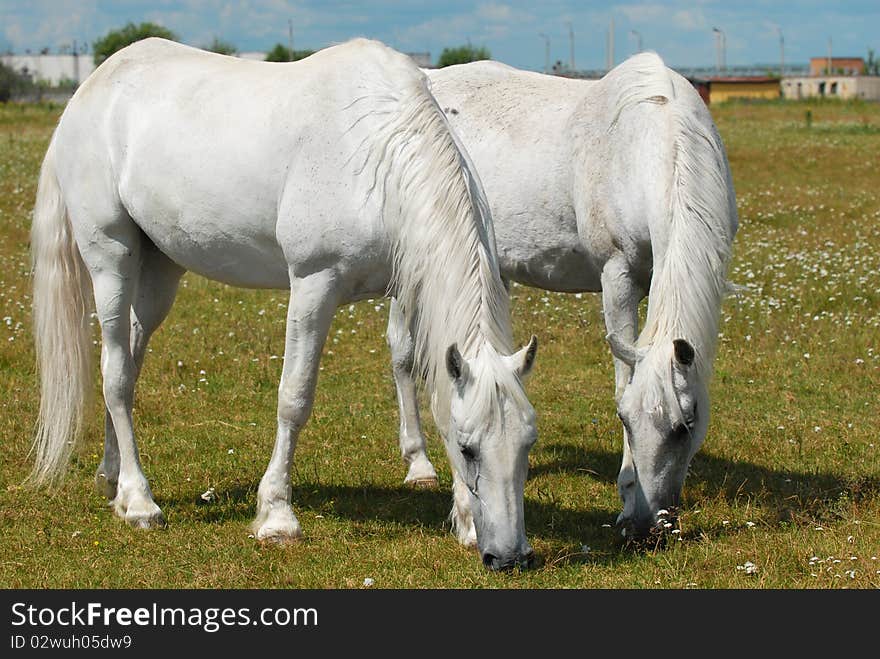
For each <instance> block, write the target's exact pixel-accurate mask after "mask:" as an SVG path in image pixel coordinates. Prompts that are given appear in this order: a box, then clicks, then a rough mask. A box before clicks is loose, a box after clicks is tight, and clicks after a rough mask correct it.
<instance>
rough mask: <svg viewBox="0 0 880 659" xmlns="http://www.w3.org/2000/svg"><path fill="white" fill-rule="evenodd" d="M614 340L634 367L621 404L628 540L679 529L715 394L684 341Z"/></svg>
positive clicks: (621, 483)
mask: <svg viewBox="0 0 880 659" xmlns="http://www.w3.org/2000/svg"><path fill="white" fill-rule="evenodd" d="M608 338H609V342H610V343H611V350H612V353H613V354H614V356H615V357H617V358H618V359H620V360H622V361H623V362H625V363H627V364H628V365H629V366H630V367H631V368H632V378H631V379H630V382H629V384H628V385H627V386H626V388H625V389H624V391H623V394H622V395H621V396H620V399H619V400H618V403H617V414H618V416H619V417H620V419H621V421H622V422H623V426H624V449H623V463H622V464H621V467H620V474H619V475H618V478H617V487H618V492H619V494H620V498H621V500H622V502H623V512H621V513H620V516H619V517H618V519H617V524H618V527H619V528H620V529H621V533H622V534H623V536H624V538H626V539H627V540H632V539H636V540H637V539H640V538H644V537H645V536H647V535H649V534H652V533H656V532H659V533H662V532H664V531H666V530H668V529H671V528H672V526H673V525H674V524H675V521H676V516H677V513H676V511H677V508H678V505H679V501H680V498H681V490H682V487H683V485H684V480H685V476H686V475H687V470H688V465H689V464H690V461H691V458H693V456H694V454H695V453H696V452H697V450H698V449H699V448H700V445H701V444H702V443H703V439H704V438H705V437H706V430H707V428H708V425H709V396H708V390H707V387H706V384H705V381H704V379H703V378H702V377H701V376H700V374H699V369H698V368H697V364H696V358H697V355H696V354H695V351H694V348H693V346H691V344H690V343H688V342H687V341H686V340H684V339H676V340H674V341H656V342H655V343H653V344H652V345H651V346H649V347H647V348H636V347H635V346H632V345H630V344H624V343H623V342H621V341H620V340H619V339H618V338H616V337H615V336H613V335H611V336H609V337H608Z"/></svg>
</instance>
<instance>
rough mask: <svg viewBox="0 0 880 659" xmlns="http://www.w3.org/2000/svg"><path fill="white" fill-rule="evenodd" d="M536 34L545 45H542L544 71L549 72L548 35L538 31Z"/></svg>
mask: <svg viewBox="0 0 880 659" xmlns="http://www.w3.org/2000/svg"><path fill="white" fill-rule="evenodd" d="M538 36H540V37H543V39H544V42H545V45H544V73H550V37H548V36H547V35H546V34H544V33H543V32H541V33H539V34H538Z"/></svg>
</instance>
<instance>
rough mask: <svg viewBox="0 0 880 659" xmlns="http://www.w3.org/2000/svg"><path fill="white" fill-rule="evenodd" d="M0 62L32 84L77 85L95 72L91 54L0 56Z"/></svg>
mask: <svg viewBox="0 0 880 659" xmlns="http://www.w3.org/2000/svg"><path fill="white" fill-rule="evenodd" d="M0 62H3V64H4V65H6V66H8V67H9V68H11V69H13V70H14V71H16V72H17V73H21V74H23V75H25V76H28V77H29V78H30V79H31V80H33V81H34V82H45V83H48V84H49V85H52V86H57V85H58V84H60V83H61V82H65V81H73V82H74V83H76V84H77V85H78V84H80V83H81V82H82V81H83V80H85V79H86V78H88V77H89V74H90V73H91V72H92V71H94V70H95V63H94V61H93V60H92V55H91V54H87V55H86V54H78V55H0Z"/></svg>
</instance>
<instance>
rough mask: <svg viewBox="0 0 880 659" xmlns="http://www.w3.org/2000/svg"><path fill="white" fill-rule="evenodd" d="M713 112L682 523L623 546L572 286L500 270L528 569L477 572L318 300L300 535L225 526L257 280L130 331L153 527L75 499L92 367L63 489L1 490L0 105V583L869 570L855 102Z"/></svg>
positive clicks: (14, 198) (588, 350) (39, 111)
mask: <svg viewBox="0 0 880 659" xmlns="http://www.w3.org/2000/svg"><path fill="white" fill-rule="evenodd" d="M808 111H809V113H810V122H809V124H808V122H807V112H808ZM712 112H713V115H714V117H715V119H716V122H717V124H718V127H719V129H720V131H721V134H722V137H723V139H724V141H725V144H726V146H727V149H728V155H729V158H730V162H731V166H732V169H733V176H734V182H735V187H736V192H737V198H738V204H739V212H740V223H741V224H740V232H739V234H738V236H737V239H736V242H735V246H734V259H733V263H732V268H731V272H730V275H731V278H732V279H733V280H734V281H735V282H736V283H738V284H741V285H742V286H744V287H746V288H745V291H744V292H743V293H741V294H740V295H739V296H738V297H734V298H730V299H728V300H727V301H726V302H725V304H724V307H723V309H722V322H721V327H720V332H721V337H720V339H719V341H720V345H719V352H718V357H717V360H716V363H715V378H714V380H713V382H712V388H711V394H712V397H711V399H712V419H711V423H710V427H709V434H708V437H707V439H706V442H705V444H704V445H703V447H702V449H701V450H700V452H699V453H698V454H697V456H696V457H695V458H694V460H693V463H692V466H691V471H690V473H689V475H688V478H687V481H686V483H685V489H684V501H683V513H682V517H681V520H680V525H681V532H680V533H679V534H678V535H676V536H674V537H673V540H672V541H671V542H670V543H669V545H668V546H667V547H666V548H664V549H655V550H647V551H642V552H633V551H629V550H623V549H621V548H620V546H619V545H618V542H617V536H616V532H615V530H614V529H613V528H612V527H611V525H612V524H613V523H614V520H615V518H616V516H617V513H618V511H619V501H618V498H617V493H616V486H615V480H616V476H617V470H618V467H619V463H620V449H621V447H620V441H621V429H620V426H619V421H618V420H617V418H616V416H615V408H614V404H613V368H612V364H611V359H610V355H609V353H608V350H607V348H606V345H605V342H604V340H603V336H604V328H603V323H602V317H601V306H600V300H599V297H598V296H596V295H590V294H584V295H564V294H553V293H547V292H545V291H541V290H536V289H531V288H527V287H523V286H514V287H513V288H512V289H511V295H512V313H513V322H514V328H515V333H516V338H517V341H518V343H520V344H524V343H525V341H526V340H527V339H528V337H529V335H530V334H531V333H535V334H537V336H538V338H539V341H540V349H539V351H538V359H537V362H536V366H535V371H534V374H533V376H532V378H531V380H530V381H529V384H528V391H529V396H530V399H531V401H532V403H533V404H534V406H535V408H536V410H537V413H538V430H539V440H538V443H537V445H536V446H535V448H534V449H533V450H532V452H531V458H530V461H531V470H530V477H529V480H528V482H527V484H526V490H525V498H526V531H527V534H528V536H529V538H530V540H531V542H532V544H533V546H534V548H535V550H536V552H537V553H538V554H539V555H540V556H541V557H542V564H541V565H540V567H538V568H537V569H535V570H532V571H528V572H514V573H507V574H495V573H490V572H488V571H487V570H486V569H484V568H483V567H482V565H481V563H480V560H479V558H478V556H477V554H476V553H475V552H473V551H469V550H466V549H464V548H462V547H461V546H459V545H458V543H457V542H456V540H455V538H454V537H453V536H452V534H451V533H450V530H449V526H448V523H447V515H448V513H449V509H450V506H451V492H450V484H451V478H450V474H449V466H448V464H447V461H446V457H445V454H444V451H443V448H442V445H441V442H440V440H439V438H438V437H437V436H436V432H435V430H434V427H433V425H432V424H431V422H430V419H429V414H428V413H427V412H425V413H424V416H425V427H426V431H427V432H428V433H429V438H430V446H429V451H430V456H431V458H432V460H433V461H434V464H435V466H436V467H437V469H438V472H439V475H440V479H441V484H440V488H439V489H437V490H413V489H410V488H408V487H406V486H404V485H403V478H404V475H405V473H406V469H405V466H404V464H403V462H402V460H401V458H400V456H399V452H398V448H397V422H398V421H397V408H396V403H395V398H394V387H393V383H392V380H391V374H390V364H389V355H388V350H387V347H386V345H385V341H384V331H385V323H386V320H387V311H388V304H387V301H385V300H379V299H377V300H371V301H364V302H361V303H358V304H355V305H351V306H345V307H343V308H340V309H339V311H338V313H337V315H336V318H335V321H334V324H333V328H332V330H331V334H330V338H329V339H328V342H327V345H326V346H325V349H324V355H323V360H322V367H321V368H322V370H321V375H320V380H319V382H318V390H317V399H316V402H315V407H314V413H313V416H312V418H311V421H310V423H309V425H308V426H307V427H306V429H305V430H304V432H303V433H302V435H301V437H300V441H299V445H298V448H297V452H296V460H295V468H294V472H293V476H292V480H293V500H294V510H295V511H296V513H297V516H298V517H299V520H300V522H301V524H302V526H303V530H304V533H305V537H304V538H303V540H302V541H301V542H299V543H297V544H295V545H292V546H282V547H279V546H262V545H260V544H259V543H257V542H256V541H255V540H254V539H253V538H252V537H250V536H249V533H250V530H249V528H248V524H249V523H250V521H251V520H252V518H253V516H254V511H255V501H256V487H257V484H258V481H259V479H260V476H261V475H262V473H263V470H264V469H265V466H266V464H267V462H268V459H269V455H270V451H271V447H272V443H273V438H274V426H275V403H276V393H277V385H278V378H279V374H280V368H281V359H280V356H281V354H282V351H283V336H284V318H285V307H286V302H287V300H286V293H285V292H283V291H253V290H243V289H235V288H230V287H227V286H224V285H221V284H217V283H215V282H211V281H207V280H205V279H202V278H200V277H197V276H193V275H191V274H187V275H186V276H185V278H184V280H183V283H182V286H181V290H180V293H179V296H178V298H177V303H176V305H175V307H174V309H173V310H172V312H171V315H170V316H169V318H168V319H167V320H166V321H165V323H164V325H163V326H162V328H160V330H159V331H158V332H157V334H156V336H155V337H154V338H153V340H152V342H151V346H150V347H151V350H150V353H149V354H148V356H147V361H146V365H145V369H144V373H143V375H142V377H141V380H140V384H139V389H138V397H137V401H136V407H135V423H136V428H137V431H138V432H139V447H140V450H141V456H142V460H143V464H144V468H145V471H146V474H147V476H148V478H149V479H150V483H151V486H152V488H153V492H154V495H155V497H156V501H157V503H158V504H159V506H160V507H161V508H162V509H163V511H164V513H165V516H166V518H167V520H168V523H169V525H168V527H167V529H165V530H161V531H153V532H147V531H141V530H135V529H131V528H129V527H127V526H126V525H125V524H124V523H123V522H122V521H121V520H119V519H118V518H116V517H115V516H114V515H113V514H112V512H111V511H110V509H109V508H108V507H107V505H106V502H105V501H104V500H103V499H102V497H101V496H100V495H99V494H98V493H97V491H96V490H95V488H94V485H93V475H94V472H95V468H96V467H97V464H98V462H99V460H100V455H101V452H102V442H103V413H102V408H101V406H100V402H99V401H100V398H99V394H100V378H99V377H96V380H95V394H96V400H95V402H94V404H93V405H92V407H91V408H90V413H89V419H90V423H89V425H88V429H87V433H86V436H85V441H84V443H83V446H82V448H81V450H79V451H78V453H77V454H76V456H75V459H74V461H73V462H72V464H71V467H70V471H69V477H68V479H67V480H66V482H65V484H64V485H63V486H62V487H61V488H60V489H59V490H58V491H55V492H42V491H37V492H35V491H31V490H28V489H25V488H22V487H21V482H22V480H23V479H24V477H25V476H26V475H27V473H28V470H29V468H30V461H29V459H28V450H29V448H30V442H31V437H32V430H33V424H34V420H35V415H36V410H37V409H38V405H39V400H38V390H37V378H36V374H35V363H34V352H33V341H32V330H31V315H30V290H29V276H28V270H29V254H28V231H29V226H30V212H31V208H32V204H33V200H34V194H35V186H36V181H37V173H38V169H39V165H40V162H41V159H42V156H43V154H44V152H45V149H46V146H47V144H48V140H49V137H50V134H51V131H52V128H53V126H54V124H55V122H56V121H57V118H58V116H59V114H60V109H59V108H57V107H54V108H53V107H37V106H18V105H8V106H2V105H0V318H2V324H0V374H2V377H0V433H2V435H0V439H2V450H0V587H4V588H60V587H67V588H362V587H365V586H364V583H365V579H372V587H373V588H639V589H641V588H675V589H678V588H723V589H727V588H746V589H748V588H786V589H791V588H861V589H865V588H877V587H878V586H880V450H878V444H880V433H878V428H880V404H878V399H877V392H878V390H880V104H866V103H840V102H811V103H807V102H797V103H794V102H792V103H781V102H779V103H752V104H747V103H732V104H726V105H721V106H718V107H713V108H712ZM97 338H98V334H97V332H96V333H95V339H96V340H97ZM95 351H96V355H97V351H98V348H97V342H96V348H95ZM95 371H96V374H97V363H96V365H95ZM423 409H424V410H426V408H425V407H424V406H423ZM208 488H214V491H215V493H216V498H215V499H214V500H213V501H211V502H204V501H202V499H201V497H200V495H201V494H202V493H203V492H205V491H206V490H208Z"/></svg>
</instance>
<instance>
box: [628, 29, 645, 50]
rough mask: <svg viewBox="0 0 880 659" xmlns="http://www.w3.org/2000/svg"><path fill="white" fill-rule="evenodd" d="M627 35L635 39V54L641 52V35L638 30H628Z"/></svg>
mask: <svg viewBox="0 0 880 659" xmlns="http://www.w3.org/2000/svg"><path fill="white" fill-rule="evenodd" d="M629 33H630V34H631V35H632V36H634V37H635V38H636V44H638V45H637V47H636V52H637V53H640V52H642V35H641V34H640V33H639V31H638V30H630V31H629Z"/></svg>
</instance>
